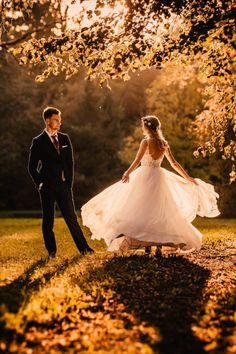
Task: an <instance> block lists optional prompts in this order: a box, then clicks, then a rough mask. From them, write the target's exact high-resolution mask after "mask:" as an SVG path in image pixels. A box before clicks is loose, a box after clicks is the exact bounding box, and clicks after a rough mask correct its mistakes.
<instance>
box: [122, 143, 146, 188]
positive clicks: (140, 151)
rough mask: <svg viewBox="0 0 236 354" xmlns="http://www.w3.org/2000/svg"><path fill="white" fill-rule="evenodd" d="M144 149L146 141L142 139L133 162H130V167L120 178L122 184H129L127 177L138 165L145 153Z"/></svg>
mask: <svg viewBox="0 0 236 354" xmlns="http://www.w3.org/2000/svg"><path fill="white" fill-rule="evenodd" d="M146 148H147V140H145V139H143V140H142V141H141V143H140V146H139V149H138V152H137V155H136V157H135V159H134V161H133V162H132V164H131V165H130V167H129V168H128V170H127V171H125V173H124V174H123V176H122V182H129V175H130V173H131V172H132V171H133V170H135V169H136V168H137V167H138V165H139V164H140V161H141V159H142V157H143V155H144V153H145V151H146Z"/></svg>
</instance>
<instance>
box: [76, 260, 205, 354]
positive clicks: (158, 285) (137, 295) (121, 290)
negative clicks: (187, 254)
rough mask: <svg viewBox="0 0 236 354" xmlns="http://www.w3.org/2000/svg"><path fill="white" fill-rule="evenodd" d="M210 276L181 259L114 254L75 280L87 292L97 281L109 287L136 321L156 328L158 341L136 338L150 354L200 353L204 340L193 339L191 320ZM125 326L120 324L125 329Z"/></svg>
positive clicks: (200, 302) (198, 307) (107, 288)
mask: <svg viewBox="0 0 236 354" xmlns="http://www.w3.org/2000/svg"><path fill="white" fill-rule="evenodd" d="M209 275H210V272H209V271H208V270H206V269H204V268H203V267H200V266H198V265H196V264H194V263H191V262H190V261H189V260H188V259H186V258H181V257H179V258H175V259H166V258H160V259H155V258H154V259H152V258H148V257H142V256H130V257H115V258H113V259H111V260H109V261H108V262H107V263H106V264H105V265H104V266H103V267H101V268H99V269H95V270H88V272H87V273H86V274H85V275H84V277H83V279H78V278H76V279H74V280H75V281H76V282H77V283H78V284H79V286H80V287H82V288H83V290H85V291H86V292H87V293H91V292H92V289H93V288H94V286H98V284H99V286H101V288H102V287H103V288H105V289H106V290H109V289H111V290H112V291H113V292H115V294H116V295H115V301H116V302H118V303H122V304H124V306H125V311H126V312H128V313H132V314H133V315H134V316H135V318H136V320H137V321H138V322H139V323H141V322H145V323H146V324H147V325H148V326H152V327H153V328H156V329H157V332H159V333H160V335H161V340H156V341H155V342H153V339H151V338H150V337H149V335H147V334H144V335H143V336H142V338H141V342H143V343H147V344H149V345H150V346H151V347H152V348H153V350H154V352H156V353H165V354H173V353H174V354H180V353H181V354H184V353H186V354H190V353H197V354H201V353H204V350H203V343H201V342H200V341H198V340H197V338H195V337H194V335H193V333H192V331H191V324H192V323H193V322H194V315H195V314H196V312H197V310H199V309H200V308H201V307H202V305H203V304H202V293H203V288H204V287H205V284H206V280H207V279H208V277H209ZM108 284H109V285H108ZM101 305H102V304H101ZM116 315H117V316H119V314H116ZM130 326H132V324H129V323H127V324H125V327H126V328H129V327H130Z"/></svg>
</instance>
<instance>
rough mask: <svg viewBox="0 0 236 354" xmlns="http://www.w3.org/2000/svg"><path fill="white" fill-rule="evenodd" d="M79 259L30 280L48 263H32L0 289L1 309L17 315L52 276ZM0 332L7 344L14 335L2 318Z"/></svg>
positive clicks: (62, 271)
mask: <svg viewBox="0 0 236 354" xmlns="http://www.w3.org/2000/svg"><path fill="white" fill-rule="evenodd" d="M79 258H80V256H78V255H77V256H75V257H73V258H72V259H70V260H68V259H66V260H64V261H63V262H62V263H60V264H56V265H55V267H54V269H53V270H50V271H48V272H46V273H44V274H43V275H42V276H41V277H40V278H39V277H38V278H36V279H34V280H31V277H32V275H33V274H34V272H35V271H36V270H37V269H39V268H43V267H44V266H45V265H46V264H47V263H48V259H40V260H38V261H37V262H34V263H33V264H31V266H30V267H29V268H28V269H26V271H25V272H24V273H22V274H21V275H20V276H19V277H18V278H16V279H15V280H13V281H12V282H11V283H10V284H7V285H4V286H1V287H0V305H1V307H2V309H3V310H4V311H7V312H11V313H15V314H17V312H18V311H19V310H20V308H22V307H24V306H26V305H27V303H28V302H29V301H30V299H31V297H32V296H34V294H36V293H37V292H38V291H40V289H41V288H42V287H43V286H45V284H47V283H48V282H49V281H50V279H51V278H52V277H53V276H55V275H57V274H62V273H64V271H65V270H66V268H67V267H69V266H70V265H72V264H73V263H76V262H77V261H78V260H79ZM0 332H1V335H0V337H2V338H4V339H5V341H6V342H7V343H10V342H11V341H12V339H13V337H14V336H15V335H16V332H15V331H14V330H10V329H7V328H6V323H5V320H4V317H3V318H1V319H0ZM17 336H18V337H19V339H20V337H22V340H23V336H22V335H17Z"/></svg>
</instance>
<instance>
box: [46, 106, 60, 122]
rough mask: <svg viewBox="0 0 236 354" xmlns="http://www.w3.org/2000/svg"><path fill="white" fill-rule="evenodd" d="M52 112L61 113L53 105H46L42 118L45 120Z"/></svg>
mask: <svg viewBox="0 0 236 354" xmlns="http://www.w3.org/2000/svg"><path fill="white" fill-rule="evenodd" d="M53 114H59V115H61V111H59V109H57V108H55V107H46V108H45V109H44V110H43V119H44V120H46V119H47V118H51V116H52V115H53Z"/></svg>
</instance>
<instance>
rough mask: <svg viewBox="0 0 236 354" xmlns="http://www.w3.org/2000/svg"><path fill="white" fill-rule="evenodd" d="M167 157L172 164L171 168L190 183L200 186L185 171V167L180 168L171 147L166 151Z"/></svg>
mask: <svg viewBox="0 0 236 354" xmlns="http://www.w3.org/2000/svg"><path fill="white" fill-rule="evenodd" d="M165 156H166V158H167V160H168V161H169V163H170V164H171V167H173V169H174V170H175V171H177V172H178V173H179V174H180V176H182V177H184V178H185V179H187V180H188V181H190V182H193V183H195V184H196V185H198V183H197V182H196V181H195V179H194V178H192V177H190V176H189V175H188V174H187V172H186V171H185V170H184V169H183V167H182V166H180V164H179V163H178V162H177V161H176V160H175V158H174V156H173V155H172V152H171V150H170V148H169V147H168V148H167V149H166V152H165Z"/></svg>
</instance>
